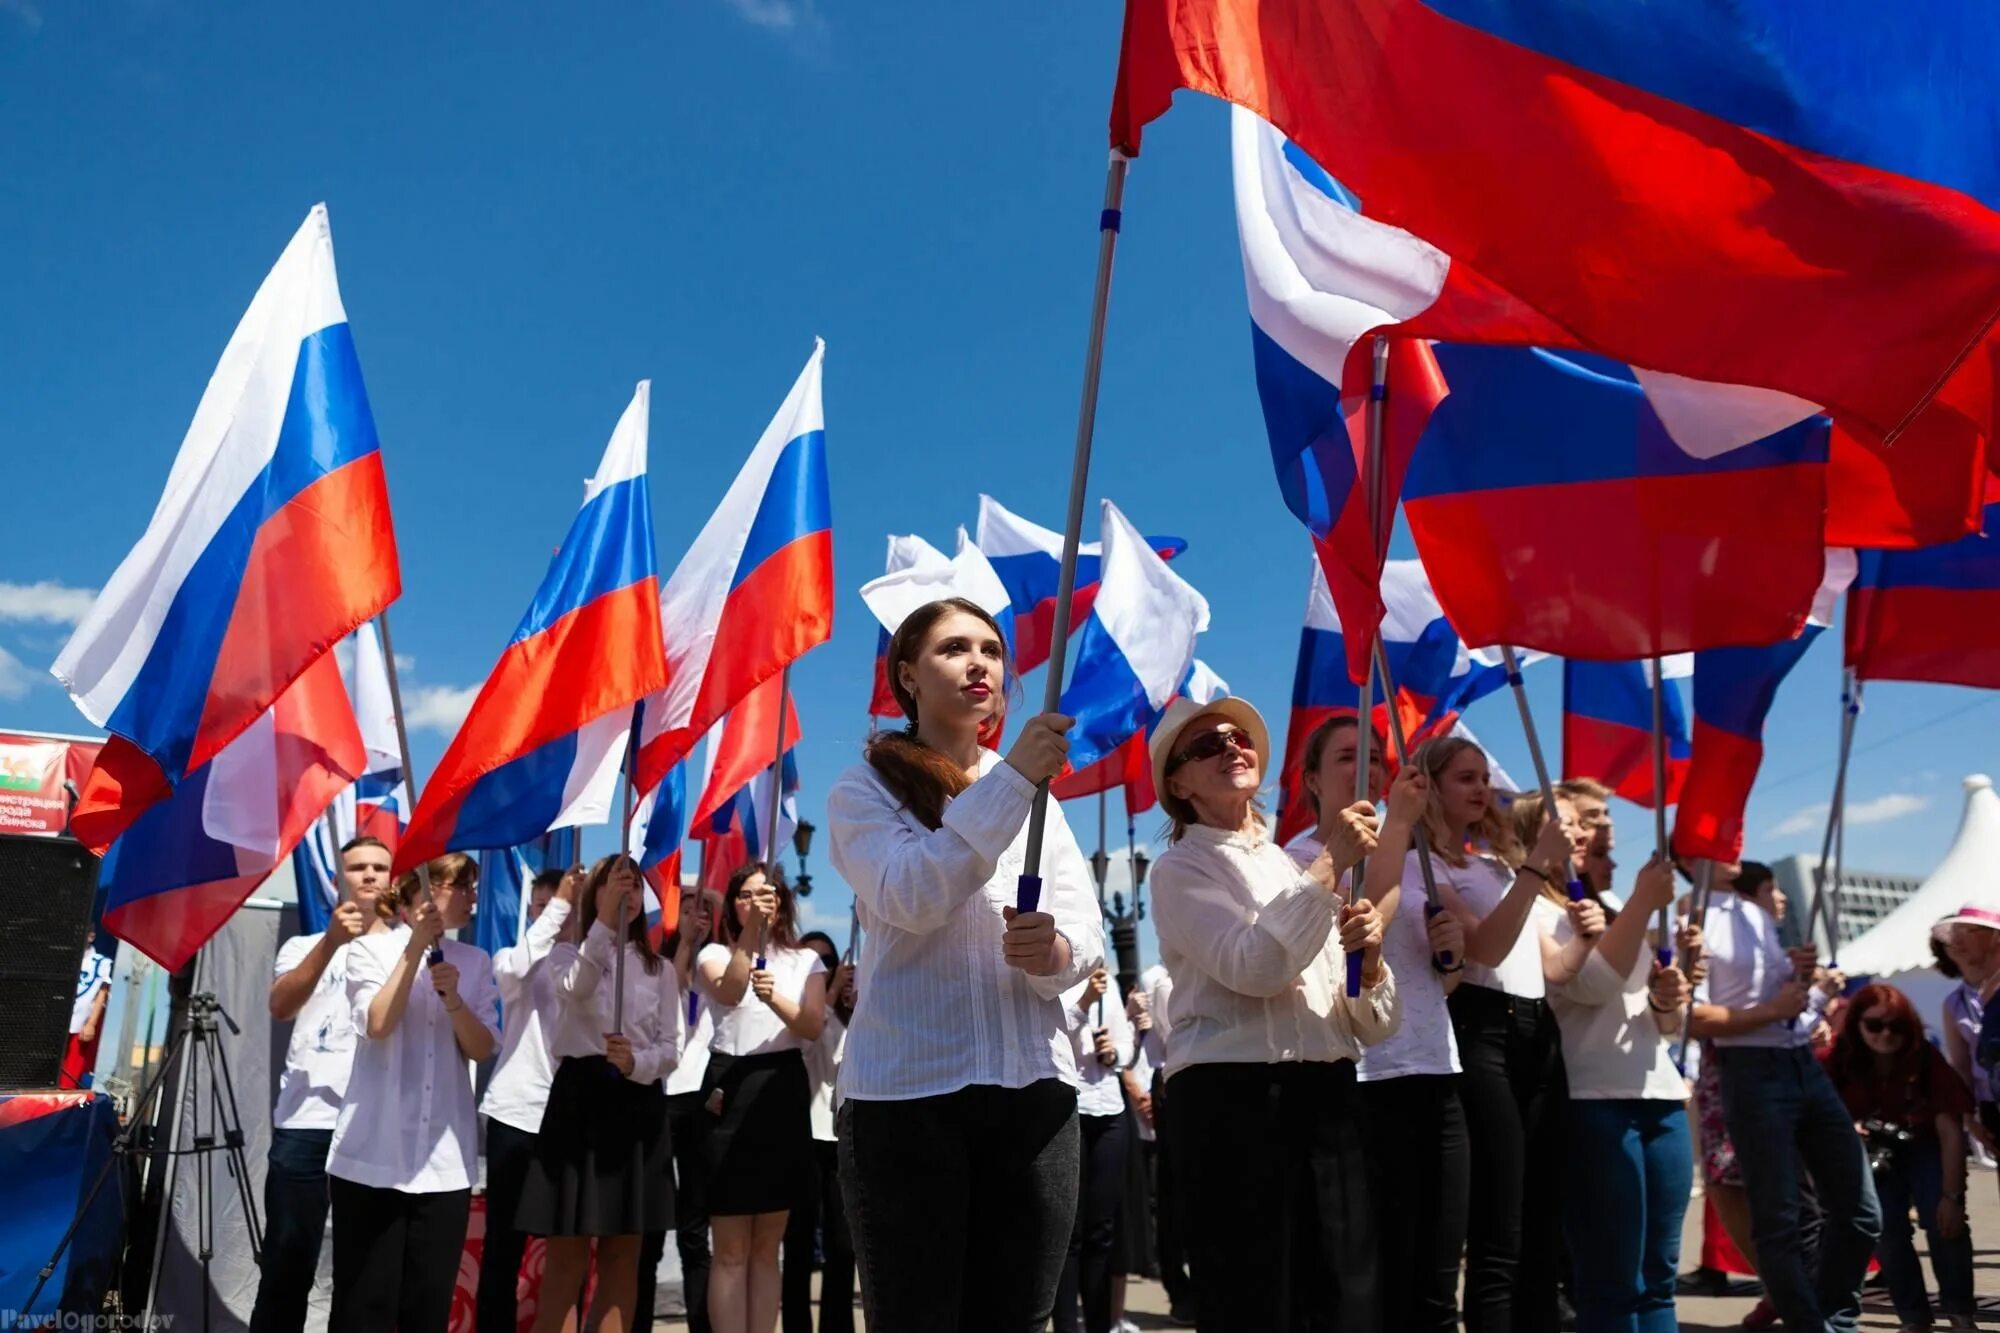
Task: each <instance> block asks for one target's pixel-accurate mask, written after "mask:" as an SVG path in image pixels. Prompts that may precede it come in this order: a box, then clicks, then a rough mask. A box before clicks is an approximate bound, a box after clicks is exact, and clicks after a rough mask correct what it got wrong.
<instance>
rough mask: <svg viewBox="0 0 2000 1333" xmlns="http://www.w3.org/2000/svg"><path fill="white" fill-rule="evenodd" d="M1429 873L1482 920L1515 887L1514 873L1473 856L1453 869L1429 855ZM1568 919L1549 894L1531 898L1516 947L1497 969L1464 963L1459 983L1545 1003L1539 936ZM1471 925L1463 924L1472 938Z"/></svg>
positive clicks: (1546, 988)
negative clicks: (1462, 974)
mask: <svg viewBox="0 0 2000 1333" xmlns="http://www.w3.org/2000/svg"><path fill="white" fill-rule="evenodd" d="M1431 869H1432V870H1433V871H1435V872H1436V874H1437V880H1438V883H1439V884H1441V885H1442V884H1449V885H1450V886H1451V887H1452V889H1453V890H1454V891H1455V892H1456V893H1457V894H1458V896H1459V899H1460V900H1461V901H1462V902H1464V904H1465V905H1466V907H1467V908H1469V909H1471V911H1473V912H1474V913H1475V914H1477V915H1478V916H1479V917H1480V918H1482V919H1483V918H1485V917H1487V916H1488V915H1490V914H1491V913H1492V911H1493V909H1494V908H1496V907H1498V906H1499V905H1500V900H1501V899H1502V898H1505V897H1506V896H1507V891H1508V890H1509V889H1511V888H1512V887H1513V886H1514V872H1513V871H1511V870H1509V869H1508V868H1507V867H1506V865H1505V864H1504V863H1502V862H1500V861H1496V860H1494V859H1493V858H1492V857H1490V856H1474V857H1471V858H1469V859H1468V860H1467V861H1466V863H1465V864H1464V865H1462V866H1455V865H1453V864H1451V863H1450V862H1449V861H1447V860H1445V859H1444V858H1443V857H1442V856H1433V857H1432V858H1431ZM1566 920H1568V917H1567V915H1566V914H1565V913H1564V912H1563V910H1562V909H1561V908H1560V907H1557V906H1556V905H1555V904H1554V903H1552V902H1550V901H1549V899H1548V895H1546V894H1537V895H1535V903H1534V906H1532V907H1530V908H1529V909H1528V919H1527V920H1526V921H1525V922H1523V923H1522V925H1521V933H1520V934H1519V935H1517V936H1515V937H1514V947H1513V948H1511V949H1509V950H1508V951H1507V956H1506V957H1505V958H1503V959H1501V960H1500V966H1498V967H1487V966H1485V965H1484V964H1481V963H1475V962H1473V961H1472V960H1471V959H1469V958H1468V959H1467V960H1466V962H1465V975H1464V976H1463V977H1462V978H1460V980H1461V981H1462V982H1463V983H1464V984H1466V985H1471V986H1484V987H1486V988H1487V989H1488V990H1497V991H1500V992H1502V993H1504V994H1507V995H1512V996H1514V997H1515V998H1517V999H1522V1000H1542V999H1546V998H1548V993H1549V983H1548V981H1547V979H1546V978H1545V977H1544V976H1543V974H1542V932H1543V931H1547V930H1554V929H1555V926H1556V923H1557V922H1558V921H1566ZM1474 924H1475V923H1473V922H1470V921H1468V922H1466V923H1465V925H1466V933H1467V934H1471V932H1472V927H1473V925H1474Z"/></svg>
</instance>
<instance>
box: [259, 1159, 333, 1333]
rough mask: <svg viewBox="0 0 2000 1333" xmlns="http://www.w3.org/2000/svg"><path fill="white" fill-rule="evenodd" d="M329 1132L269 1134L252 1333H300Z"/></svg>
mask: <svg viewBox="0 0 2000 1333" xmlns="http://www.w3.org/2000/svg"><path fill="white" fill-rule="evenodd" d="M332 1146H333V1131H332V1130H330V1129H274V1130H272V1131H271V1156H270V1160H269V1162H268V1163H267V1164H266V1166H265V1168H264V1253H263V1255H262V1269H263V1271H262V1272H261V1273H260V1275H259V1276H258V1279H257V1303H256V1305H255V1306H253V1307H252V1308H251V1311H250V1328H251V1329H252V1333H299V1331H300V1330H301V1329H303V1328H304V1327H305V1326H306V1298H307V1297H308V1296H310V1295H311V1294H312V1288H313V1278H314V1277H315V1276H316V1275H317V1274H318V1272H319V1247H320V1239H321V1237H323V1236H324V1235H325V1234H326V1209H327V1194H326V1155H327V1152H328V1150H329V1149H330V1148H332Z"/></svg>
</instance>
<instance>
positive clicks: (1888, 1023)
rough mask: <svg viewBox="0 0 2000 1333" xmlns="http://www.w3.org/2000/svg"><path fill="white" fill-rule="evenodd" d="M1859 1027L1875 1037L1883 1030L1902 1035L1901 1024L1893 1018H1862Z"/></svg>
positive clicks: (1883, 1031)
mask: <svg viewBox="0 0 2000 1333" xmlns="http://www.w3.org/2000/svg"><path fill="white" fill-rule="evenodd" d="M1861 1027H1862V1030H1863V1031H1865V1032H1868V1033H1871V1034H1873V1035H1874V1036H1877V1037H1879V1036H1881V1035H1882V1034H1883V1033H1885V1032H1893V1033H1895V1034H1896V1035H1897V1036H1899V1037H1900V1036H1902V1035H1903V1029H1902V1025H1901V1024H1899V1023H1897V1022H1896V1020H1895V1019H1893V1018H1864V1019H1862V1020H1861Z"/></svg>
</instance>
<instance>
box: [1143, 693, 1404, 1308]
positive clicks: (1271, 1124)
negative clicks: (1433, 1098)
mask: <svg viewBox="0 0 2000 1333" xmlns="http://www.w3.org/2000/svg"><path fill="white" fill-rule="evenodd" d="M1151 750H1152V762H1153V788H1154V790H1155V791H1157V792H1158V793H1159V798H1160V806H1161V809H1163V810H1164V811H1165V812H1166V813H1167V815H1168V817H1169V818H1170V819H1171V820H1172V824H1171V827H1170V831H1169V834H1168V838H1169V841H1170V842H1171V843H1172V846H1170V847H1169V848H1168V849H1167V850H1166V851H1165V852H1164V853H1162V854H1161V856H1160V859H1159V861H1158V862H1157V863H1155V865H1154V868H1153V894H1154V924H1155V926H1156V927H1157V929H1158V931H1159V937H1160V957H1161V961H1162V962H1164V963H1165V964H1166V967H1167V970H1168V971H1169V972H1170V973H1172V975H1173V979H1174V987H1173V995H1172V999H1171V1001H1170V1005H1171V1012H1170V1014H1169V1019H1170V1023H1169V1026H1170V1027H1171V1028H1172V1031H1173V1036H1172V1038H1171V1041H1172V1055H1173V1070H1172V1074H1171V1076H1170V1079H1169V1082H1170V1084H1171V1096H1172V1098H1173V1102H1174V1118H1173V1123H1172V1130H1171V1133H1172V1135H1173V1140H1174V1141H1173V1142H1172V1143H1170V1144H1169V1145H1168V1151H1169V1152H1172V1153H1174V1154H1175V1156H1176V1160H1177V1162H1178V1164H1179V1167H1180V1172H1181V1179H1182V1180H1183V1181H1184V1182H1185V1191H1186V1192H1185V1195H1184V1198H1185V1205H1186V1216H1187V1220H1188V1223H1189V1235H1188V1251H1189V1261H1190V1267H1192V1268H1193V1270H1194V1281H1195V1285H1196V1301H1197V1304H1198V1305H1199V1307H1200V1315H1199V1319H1200V1322H1199V1324H1198V1327H1200V1328H1202V1329H1204V1330H1217V1329H1220V1330H1231V1329H1246V1330H1248V1329H1255V1330H1268V1329H1290V1328H1294V1327H1303V1326H1305V1325H1306V1323H1307V1321H1308V1320H1310V1321H1311V1322H1312V1323H1313V1325H1314V1326H1319V1325H1320V1324H1322V1323H1324V1324H1325V1325H1327V1326H1340V1327H1353V1328H1375V1327H1378V1326H1380V1323H1381V1302H1380V1287H1379V1275H1378V1273H1377V1271H1376V1251H1375V1242H1374V1233H1373V1228H1372V1226H1371V1218H1370V1211H1369V1191H1368V1167H1367V1153H1366V1151H1365V1146H1364V1143H1363V1136H1362V1132H1361V1124H1360V1105H1359V1102H1358V1100H1357V1096H1356V1092H1355V1074H1354V1060H1355V1057H1356V1056H1357V1055H1359V1054H1360V1052H1361V1048H1362V1046H1364V1045H1367V1044H1371V1043H1374V1042H1378V1041H1381V1040H1382V1039H1383V1038H1385V1037H1387V1036H1389V1035H1390V1034H1392V1033H1393V1032H1395V1030H1396V1027H1397V1024H1398V1023H1399V1022H1400V1021H1401V1017H1402V1003H1401V1000H1400V999H1399V998H1398V996H1397V994H1396V981H1395V978H1394V977H1393V976H1392V975H1391V974H1390V971H1389V968H1388V967H1387V966H1386V965H1385V964H1384V963H1383V961H1382V952H1381V950H1382V929H1383V921H1384V919H1385V917H1386V916H1393V915H1394V913H1395V901H1394V900H1395V898H1396V896H1397V895H1396V891H1395V890H1393V889H1392V890H1390V892H1389V893H1388V894H1387V895H1386V896H1385V899H1384V901H1383V902H1382V903H1381V904H1379V910H1378V904H1376V903H1371V902H1369V901H1368V900H1367V899H1366V898H1360V899H1359V900H1356V901H1350V900H1349V897H1348V895H1346V894H1344V893H1342V892H1341V887H1340V880H1341V875H1342V873H1343V872H1345V871H1347V870H1349V869H1350V868H1352V867H1353V866H1354V865H1355V864H1356V863H1357V862H1358V861H1359V860H1360V859H1361V858H1362V857H1363V856H1364V855H1366V854H1367V852H1368V851H1369V850H1370V849H1371V848H1372V847H1373V846H1374V844H1375V813H1374V810H1373V808H1372V807H1371V806H1369V805H1368V804H1367V803H1365V802H1357V803H1356V804H1354V805H1352V806H1350V807H1348V808H1347V810H1345V811H1344V812H1343V813H1342V815H1341V817H1340V818H1339V820H1337V821H1335V822H1334V824H1333V825H1332V827H1330V828H1329V829H1328V830H1327V832H1328V835H1329V836H1328V839H1327V845H1326V846H1325V847H1324V848H1323V849H1322V850H1321V851H1320V852H1319V854H1318V855H1316V856H1315V857H1314V858H1313V860H1312V863H1311V864H1310V865H1309V866H1308V867H1307V868H1306V869H1305V870H1303V871H1301V870H1300V869H1299V868H1298V866H1297V865H1295V864H1294V863H1293V861H1292V859H1291V857H1289V856H1287V855H1286V853H1285V851H1284V849H1283V848H1282V847H1280V846H1279V845H1278V844H1277V843H1275V842H1273V841H1271V839H1270V837H1269V835H1268V832H1267V830H1266V828H1265V823H1264V816H1263V813H1262V811H1260V810H1259V809H1258V807H1257V791H1258V788H1259V787H1260V786H1261V785H1262V783H1263V777H1264V767H1263V758H1262V757H1263V756H1264V755H1265V754H1267V753H1269V750H1270V732H1269V730H1268V729H1267V728H1266V727H1265V725H1264V719H1263V718H1262V717H1260V716H1258V713H1257V710H1256V709H1254V708H1252V707H1251V706H1250V705H1249V704H1247V703H1245V702H1243V701H1242V700H1240V699H1219V700H1216V701H1215V702H1213V703H1210V704H1195V703H1193V702H1191V701H1189V700H1185V699H1177V700H1175V701H1174V703H1173V704H1171V705H1170V706H1169V707H1168V709H1167V713H1166V716H1165V717H1164V718H1162V719H1161V721H1160V725H1159V726H1158V727H1157V728H1156V729H1155V731H1154V733H1153V738H1152V742H1151ZM1349 952H1357V953H1359V954H1360V955H1361V957H1362V976H1361V993H1360V994H1359V995H1358V996H1352V997H1350V996H1349V995H1348V994H1347V993H1346V977H1347V968H1346V959H1345V955H1346V954H1347V953H1349Z"/></svg>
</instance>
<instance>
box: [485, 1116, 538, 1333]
mask: <svg viewBox="0 0 2000 1333" xmlns="http://www.w3.org/2000/svg"><path fill="white" fill-rule="evenodd" d="M534 1155H535V1136H534V1135H533V1134H530V1133H529V1132H528V1131H527V1130H525V1129H516V1128H515V1127H514V1126H512V1125H509V1124H504V1123H502V1122H501V1121H498V1120H494V1119H490V1118H489V1119H488V1120H487V1122H486V1244H485V1246H484V1248H483V1249H482V1250H481V1251H480V1259H479V1304H478V1312H479V1320H478V1328H479V1333H514V1331H515V1329H516V1328H517V1327H518V1326H519V1314H520V1307H519V1305H518V1304H517V1303H516V1300H515V1290H516V1288H517V1286H518V1285H519V1283H520V1278H521V1255H522V1253H523V1252H524V1251H525V1250H526V1249H527V1248H528V1237H527V1235H526V1233H524V1232H523V1231H521V1230H520V1228H519V1227H517V1226H515V1224H514V1214H515V1213H516V1212H517V1211H519V1209H520V1207H521V1182H522V1181H524V1180H526V1179H527V1176H528V1163H529V1162H530V1161H531V1160H533V1158H534Z"/></svg>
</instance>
